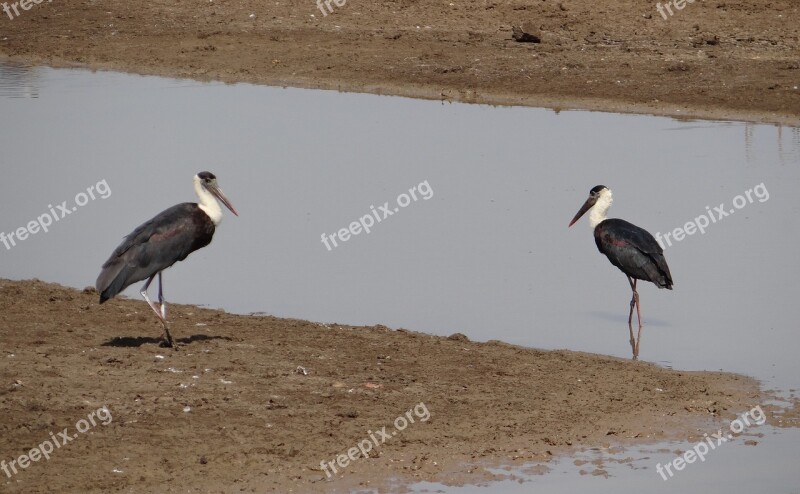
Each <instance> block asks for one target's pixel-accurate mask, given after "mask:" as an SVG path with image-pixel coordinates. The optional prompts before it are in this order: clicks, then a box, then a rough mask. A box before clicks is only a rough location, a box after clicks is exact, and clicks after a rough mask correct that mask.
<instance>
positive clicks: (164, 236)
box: [96, 172, 239, 347]
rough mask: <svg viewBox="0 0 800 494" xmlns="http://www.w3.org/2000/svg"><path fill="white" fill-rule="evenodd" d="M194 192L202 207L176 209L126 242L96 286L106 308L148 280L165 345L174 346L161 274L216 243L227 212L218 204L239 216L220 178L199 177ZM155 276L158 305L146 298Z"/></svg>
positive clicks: (206, 174) (203, 174)
mask: <svg viewBox="0 0 800 494" xmlns="http://www.w3.org/2000/svg"><path fill="white" fill-rule="evenodd" d="M194 190H195V192H196V193H197V197H198V199H199V200H200V202H198V203H194V202H184V203H182V204H177V205H175V206H172V207H171V208H169V209H167V210H165V211H162V212H161V213H159V214H158V215H156V216H155V217H154V218H153V219H151V220H150V221H147V222H146V223H144V224H142V225H140V226H139V227H138V228H136V229H135V230H134V231H133V232H131V234H130V235H128V236H127V237H125V240H124V241H123V242H122V243H121V244H120V245H119V247H117V248H116V249H115V250H114V252H113V253H112V254H111V257H109V258H108V260H107V261H106V262H105V264H103V268H102V271H101V272H100V276H98V277H97V283H96V287H97V291H98V292H99V293H100V303H101V304H102V303H103V302H105V301H106V300H109V299H111V298H113V297H114V296H115V295H117V294H118V293H120V292H121V291H122V290H124V289H125V288H127V287H128V286H129V285H131V284H133V283H136V282H137V281H141V280H144V279H147V282H146V283H145V284H144V286H143V287H142V291H141V292H140V293H141V294H142V297H144V299H145V300H146V301H147V303H148V305H150V308H151V309H153V312H155V313H156V316H158V319H159V320H160V321H161V324H162V325H163V327H164V344H165V345H166V346H170V347H172V346H174V342H173V340H172V335H170V333H169V328H168V327H167V306H166V303H165V302H164V293H163V287H162V284H161V272H162V271H163V270H165V269H167V268H168V267H170V266H172V265H173V264H175V263H176V262H178V261H182V260H184V259H186V257H187V256H188V255H189V254H191V253H192V252H194V251H196V250H197V249H201V248H203V247H205V246H206V245H208V244H209V243H211V238H212V237H213V236H214V230H215V229H216V227H217V226H218V225H219V223H220V221H222V208H220V206H219V202H217V200H219V201H221V202H222V204H224V205H225V207H227V208H228V209H230V211H231V212H232V213H233V214H235V215H236V216H239V213H237V212H236V210H235V209H234V208H233V206H232V205H231V203H230V202H229V201H228V199H227V197H225V194H223V193H222V190H220V188H219V186H218V185H217V177H215V176H214V174H213V173H211V172H200V173H198V174H197V175H195V176H194ZM156 275H158V303H159V305H158V306H157V305H156V304H155V303H153V302H151V301H150V298H148V296H147V289H148V287H150V283H151V282H152V281H153V278H155V277H156Z"/></svg>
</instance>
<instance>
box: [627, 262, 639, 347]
mask: <svg viewBox="0 0 800 494" xmlns="http://www.w3.org/2000/svg"><path fill="white" fill-rule="evenodd" d="M628 283H630V285H631V290H632V291H633V296H632V297H631V311H630V313H629V314H628V331H629V332H630V334H631V352H633V360H636V359H637V358H638V357H639V352H638V348H637V347H638V345H637V344H636V340H635V339H634V337H633V324H632V323H633V307H634V306H635V305H636V283H635V282H634V281H633V280H631V277H630V276H628Z"/></svg>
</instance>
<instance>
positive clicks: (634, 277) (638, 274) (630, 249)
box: [569, 185, 672, 360]
mask: <svg viewBox="0 0 800 494" xmlns="http://www.w3.org/2000/svg"><path fill="white" fill-rule="evenodd" d="M612 200H613V199H612V196H611V190H609V188H608V187H606V186H605V185H597V186H595V187H594V188H592V190H590V191H589V198H588V199H586V202H584V203H583V206H581V209H580V210H578V213H577V214H576V215H575V217H574V218H572V221H570V222H569V226H572V225H574V224H575V222H576V221H578V220H579V219H580V217H581V216H583V215H584V214H585V213H586V212H587V211H589V210H591V212H590V213H589V225H590V226H591V227H592V229H593V230H594V241H595V243H596V244H597V248H598V250H600V252H602V253H603V254H605V255H606V257H608V260H609V261H611V264H613V265H614V266H616V267H618V268H619V269H620V270H621V271H622V272H623V273H625V275H626V276H627V277H628V283H630V285H631V291H632V292H633V297H632V298H631V310H630V313H629V314H628V329H629V330H630V335H631V350H632V351H633V359H634V360H636V359H637V358H638V357H639V343H640V342H641V339H642V313H641V309H640V308H639V292H637V291H636V282H637V281H638V280H645V281H650V282H652V283H653V284H655V285H656V286H657V287H658V288H666V289H667V290H672V275H671V274H670V273H669V266H667V260H666V259H664V250H663V249H662V248H661V246H660V245H658V242H656V239H655V238H653V236H652V235H651V234H650V233H649V232H648V231H647V230H644V229H642V228H639V227H638V226H636V225H633V224H631V223H628V222H627V221H625V220H620V219H616V218H611V219H606V213H607V212H608V208H610V207H611V202H612ZM634 307H636V317H637V318H638V320H639V332H638V335H637V337H636V339H635V340H634V338H633V325H632V321H633V308H634Z"/></svg>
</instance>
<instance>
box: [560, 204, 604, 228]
mask: <svg viewBox="0 0 800 494" xmlns="http://www.w3.org/2000/svg"><path fill="white" fill-rule="evenodd" d="M595 202H597V201H596V199H594V198H593V197H589V198H588V199H586V202H584V203H583V206H581V208H580V209H579V210H578V213H577V214H576V215H575V217H574V218H572V221H570V222H569V226H567V228H569V227H570V226H572V225H574V224H575V222H576V221H578V220H579V219H581V216H583V215H584V214H586V211H588V210H590V209H592V206H594V203H595Z"/></svg>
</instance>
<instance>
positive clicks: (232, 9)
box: [0, 0, 800, 125]
mask: <svg viewBox="0 0 800 494" xmlns="http://www.w3.org/2000/svg"><path fill="white" fill-rule="evenodd" d="M340 3H343V4H342V5H341V6H337V4H331V8H326V7H325V6H324V4H323V6H322V7H321V8H318V6H317V4H316V3H315V2H314V1H313V0H290V1H280V2H264V3H259V4H253V3H252V2H243V1H239V0H236V1H215V0H211V1H206V2H199V3H195V2H174V1H165V0H161V1H154V2H146V3H132V2H124V1H120V0H116V1H104V2H66V1H56V2H49V3H48V2H43V3H41V4H38V5H37V4H33V3H31V4H29V6H30V8H29V10H21V9H18V10H19V11H18V14H19V15H15V14H14V13H13V12H11V13H9V14H2V13H0V54H4V55H9V56H13V57H17V58H19V59H20V60H27V61H29V62H32V63H45V64H52V65H64V64H75V63H77V64H81V65H83V66H88V67H91V68H108V69H115V70H124V71H132V72H139V73H145V74H160V75H168V76H180V77H190V78H196V79H204V80H207V79H215V80H222V81H227V82H242V81H247V82H255V83H263V84H272V85H289V86H302V87H315V88H328V89H339V90H346V91H363V92H373V93H380V94H394V95H407V96H414V97H423V98H433V99H444V100H448V101H465V102H482V103H492V104H514V105H532V106H545V107H550V108H554V109H568V108H586V109H600V110H607V111H618V112H636V113H657V114H664V115H672V116H678V117H685V116H699V117H705V118H733V119H742V120H751V121H763V122H777V123H786V124H793V125H797V124H798V122H800V90H799V89H798V87H799V86H800V59H798V53H800V34H799V32H798V27H797V22H796V19H797V17H798V13H800V12H798V11H799V10H800V5H799V4H798V3H797V2H796V1H794V0H777V1H776V0H708V1H702V0H698V1H696V2H691V3H686V2H683V3H682V5H683V8H682V9H676V8H674V7H673V8H672V9H670V11H671V12H672V14H671V15H670V14H668V13H666V12H667V11H665V10H663V9H662V11H664V12H665V13H664V14H663V15H662V14H660V13H659V11H658V10H657V9H656V2H650V1H641V0H619V1H615V2H597V1H592V0H558V1H557V0H545V1H539V2H530V1H527V0H510V1H490V0H459V1H453V2H447V1H444V2H438V3H436V2H419V1H417V0H394V1H387V2H368V1H364V0H349V1H347V2H340ZM660 3H662V4H664V3H666V2H660ZM323 11H324V12H323ZM513 26H524V27H525V28H526V29H527V31H530V34H532V35H533V36H534V37H535V38H530V37H529V38H528V39H536V38H538V40H539V42H538V43H530V42H526V43H521V42H517V41H515V40H514V39H513V32H512V27H513Z"/></svg>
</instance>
